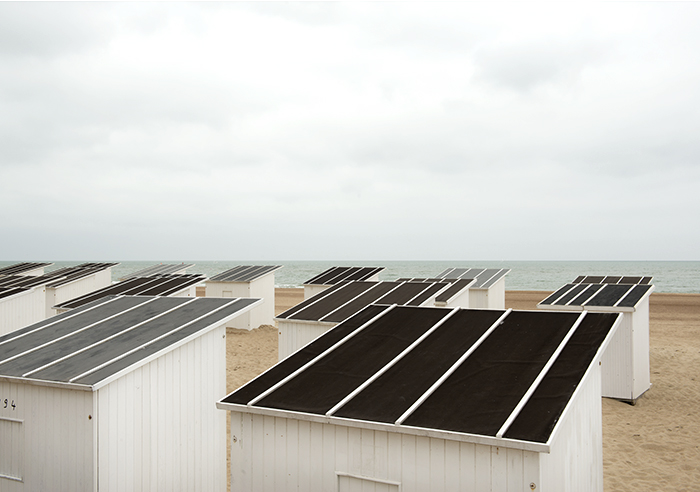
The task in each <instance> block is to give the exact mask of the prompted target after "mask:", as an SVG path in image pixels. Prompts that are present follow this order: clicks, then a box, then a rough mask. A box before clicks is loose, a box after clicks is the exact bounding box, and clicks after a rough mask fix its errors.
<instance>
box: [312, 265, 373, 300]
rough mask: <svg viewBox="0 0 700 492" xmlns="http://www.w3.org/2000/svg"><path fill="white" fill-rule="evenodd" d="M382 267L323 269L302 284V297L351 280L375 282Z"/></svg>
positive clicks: (313, 294)
mask: <svg viewBox="0 0 700 492" xmlns="http://www.w3.org/2000/svg"><path fill="white" fill-rule="evenodd" d="M382 270H384V267H359V266H349V267H348V266H337V267H331V268H329V269H328V270H325V271H323V272H321V273H319V274H318V275H316V276H315V277H313V278H310V279H309V280H307V281H306V282H304V283H303V284H302V286H303V287H304V299H308V298H310V297H313V296H315V295H316V294H318V293H319V292H323V291H324V290H326V289H328V288H330V287H332V286H334V285H336V284H339V283H340V282H348V281H352V280H358V281H368V282H376V281H378V280H379V274H380V273H381V271H382Z"/></svg>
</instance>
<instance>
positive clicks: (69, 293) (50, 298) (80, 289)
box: [45, 263, 119, 318]
mask: <svg viewBox="0 0 700 492" xmlns="http://www.w3.org/2000/svg"><path fill="white" fill-rule="evenodd" d="M118 264H119V263H83V264H81V265H77V266H74V267H66V268H61V269H59V270H55V271H53V272H50V273H49V274H48V275H49V276H51V277H54V278H55V279H56V280H54V281H53V282H49V283H47V284H46V286H45V290H46V303H45V304H46V315H45V316H46V317H47V318H49V317H51V316H53V315H54V314H56V310H55V309H54V308H53V307H54V306H55V305H56V304H61V303H63V302H65V301H68V300H70V299H75V298H76V297H80V296H82V295H85V294H87V293H89V292H94V291H96V290H98V289H103V288H105V287H108V286H109V285H111V284H112V267H114V266H116V265H118Z"/></svg>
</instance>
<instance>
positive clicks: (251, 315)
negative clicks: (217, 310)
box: [205, 265, 282, 330]
mask: <svg viewBox="0 0 700 492" xmlns="http://www.w3.org/2000/svg"><path fill="white" fill-rule="evenodd" d="M280 268H282V266H281V265H240V266H237V267H234V268H231V269H230V270H226V271H225V272H222V273H220V274H218V275H215V276H213V277H211V278H210V279H208V280H207V281H206V282H205V295H206V297H259V298H261V299H263V302H262V304H261V305H259V306H257V307H256V308H255V309H252V310H251V311H250V312H248V313H246V314H244V315H243V316H239V317H238V318H236V319H234V320H232V321H231V323H230V324H229V325H228V326H229V327H230V328H239V329H243V330H253V329H255V328H258V327H260V326H261V325H274V318H275V272H276V271H277V270H279V269H280Z"/></svg>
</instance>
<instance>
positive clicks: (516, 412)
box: [496, 311, 588, 439]
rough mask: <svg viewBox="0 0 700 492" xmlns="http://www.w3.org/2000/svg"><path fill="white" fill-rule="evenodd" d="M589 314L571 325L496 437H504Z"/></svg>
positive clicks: (580, 317)
mask: <svg viewBox="0 0 700 492" xmlns="http://www.w3.org/2000/svg"><path fill="white" fill-rule="evenodd" d="M586 314H588V311H583V312H582V313H581V314H580V315H579V316H578V318H576V321H575V322H574V324H573V325H572V326H571V328H570V329H569V331H568V332H567V334H566V336H565V337H564V339H563V340H562V341H561V342H560V343H559V346H558V347H557V349H556V350H555V351H554V353H553V354H552V356H551V357H550V358H549V360H548V361H547V363H546V364H545V365H544V367H543V368H542V370H541V371H540V373H539V374H538V375H537V377H536V378H535V380H534V381H533V382H532V384H531V385H530V388H528V390H527V391H526V392H525V394H524V395H523V397H522V398H521V399H520V401H519V402H518V404H517V405H516V406H515V408H514V409H513V411H512V412H511V414H510V415H509V416H508V418H507V419H506V421H505V422H504V423H503V425H502V426H501V428H500V429H499V430H498V432H497V433H496V437H498V438H499V439H500V438H502V437H503V434H505V433H506V432H507V431H508V428H509V427H510V426H511V424H512V423H513V421H514V420H515V419H516V418H517V416H518V415H519V414H520V411H521V410H522V409H523V407H524V406H525V405H526V404H527V402H528V401H530V398H531V397H532V394H533V393H534V392H535V390H536V389H537V387H538V386H539V385H540V383H541V382H542V380H543V379H544V377H545V376H546V375H547V373H548V372H549V369H550V368H551V367H552V366H553V365H554V363H555V362H556V360H557V358H558V357H559V354H561V351H562V350H564V347H565V346H566V344H567V343H568V342H569V339H570V338H571V337H572V336H573V335H574V332H575V331H576V328H578V327H579V325H580V324H581V322H582V321H583V318H584V317H585V316H586Z"/></svg>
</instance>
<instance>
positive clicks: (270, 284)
mask: <svg viewBox="0 0 700 492" xmlns="http://www.w3.org/2000/svg"><path fill="white" fill-rule="evenodd" d="M250 297H259V298H262V300H263V302H262V303H261V304H260V305H258V306H255V307H254V308H253V309H251V310H250V311H249V313H250V326H251V329H254V328H258V327H259V326H260V325H271V326H274V325H275V276H274V275H273V274H268V275H265V276H263V277H260V278H258V279H256V280H254V281H253V282H251V283H250ZM234 320H235V318H234Z"/></svg>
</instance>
